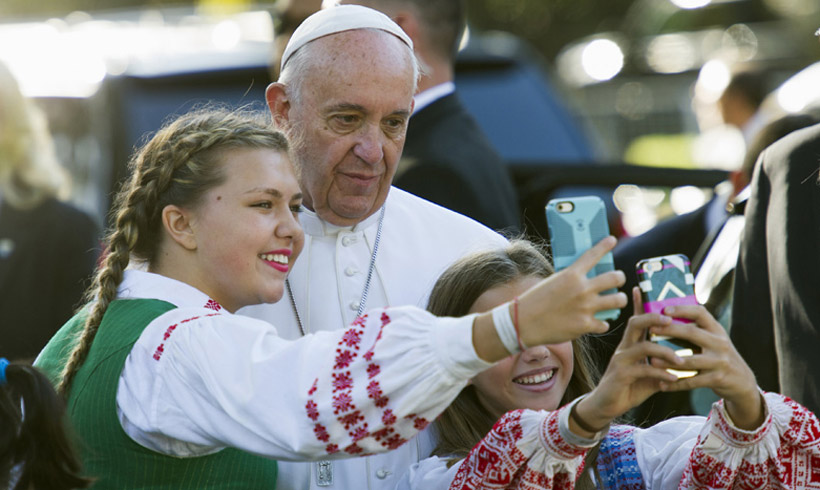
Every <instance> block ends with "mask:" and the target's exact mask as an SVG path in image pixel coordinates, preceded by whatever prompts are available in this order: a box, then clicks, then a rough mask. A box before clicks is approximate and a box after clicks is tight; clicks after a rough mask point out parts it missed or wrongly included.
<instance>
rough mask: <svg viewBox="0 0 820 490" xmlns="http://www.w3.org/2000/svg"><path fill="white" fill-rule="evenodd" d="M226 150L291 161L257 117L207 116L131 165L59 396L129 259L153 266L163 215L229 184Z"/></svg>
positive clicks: (181, 125) (185, 121)
mask: <svg viewBox="0 0 820 490" xmlns="http://www.w3.org/2000/svg"><path fill="white" fill-rule="evenodd" d="M227 148H268V149H272V150H275V151H281V152H285V153H287V151H288V142H287V139H286V138H285V136H284V135H283V134H282V133H281V132H279V131H276V130H274V129H272V127H271V125H270V122H269V121H268V120H266V119H264V118H262V117H261V115H260V114H258V113H252V112H248V111H229V110H225V109H214V108H204V109H201V110H197V111H194V112H191V113H189V114H186V115H183V116H181V117H179V118H178V119H176V120H175V121H173V122H171V123H170V124H168V125H166V126H165V127H163V128H162V129H160V131H158V132H157V134H156V135H154V137H153V138H151V140H150V141H148V142H147V143H146V144H145V145H144V146H143V147H142V148H141V149H140V150H139V151H138V152H137V154H136V156H135V157H134V158H133V159H132V160H131V162H130V164H129V167H130V171H131V175H132V177H131V179H130V180H129V181H128V182H126V183H125V185H124V186H123V188H122V189H121V190H120V192H119V193H118V194H117V197H116V199H115V202H114V206H113V208H112V209H113V210H114V214H115V225H114V228H113V230H112V231H111V232H110V233H109V234H108V236H107V239H106V242H107V243H108V251H109V253H108V255H107V256H106V258H105V260H104V262H103V265H102V267H101V268H100V269H99V271H98V273H97V275H96V276H95V278H94V282H93V284H92V285H91V287H90V288H89V290H88V292H87V293H86V300H87V301H88V302H89V303H90V304H92V305H93V306H92V307H91V308H90V312H89V314H88V317H87V318H86V321H85V325H84V328H83V330H82V332H81V333H80V334H79V335H78V341H77V342H76V344H75V345H74V348H73V350H72V352H71V354H70V356H69V358H68V362H67V363H66V365H65V367H64V368H63V372H62V377H61V380H60V383H59V385H58V391H59V392H60V394H62V395H63V396H65V397H67V396H68V393H69V391H70V388H71V383H72V381H73V379H74V376H75V374H76V372H77V370H78V369H79V368H80V366H82V364H83V362H84V361H85V359H86V357H87V356H88V352H89V350H90V349H91V344H92V343H93V341H94V338H95V336H96V334H97V330H98V329H99V326H100V324H101V323H102V319H103V316H104V315H105V312H106V311H107V310H108V306H109V305H110V304H111V302H112V301H114V300H115V299H116V297H117V289H118V287H119V284H120V283H121V282H122V279H123V274H124V271H125V269H126V267H128V264H129V262H130V259H131V256H134V257H135V258H138V259H140V260H143V261H145V262H147V263H148V264H150V263H152V262H153V261H154V259H155V258H156V254H157V251H158V245H159V243H160V241H161V233H162V224H161V216H160V215H161V213H162V209H163V208H164V207H165V206H167V205H168V204H177V205H193V204H195V203H196V202H197V201H198V199H199V198H200V197H201V196H202V195H203V194H204V193H205V192H206V191H207V190H208V189H210V188H212V187H214V186H216V185H219V184H220V183H222V182H223V181H224V172H223V171H222V169H221V167H222V166H221V165H219V162H218V161H217V160H218V158H217V156H218V153H219V151H220V150H222V149H227Z"/></svg>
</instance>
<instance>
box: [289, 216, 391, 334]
mask: <svg viewBox="0 0 820 490" xmlns="http://www.w3.org/2000/svg"><path fill="white" fill-rule="evenodd" d="M386 207H387V205H383V206H382V209H381V211H380V213H379V225H378V227H377V228H376V240H375V241H374V242H373V252H371V254H370V266H369V267H368V269H367V279H365V281H364V289H362V298H361V300H360V301H359V309H358V310H357V311H356V316H357V317H359V316H362V313H364V309H365V305H366V304H367V294H368V292H370V281H371V279H372V278H373V271H374V270H375V268H376V254H378V253H379V242H380V241H381V238H382V224H383V223H384V210H385V208H386ZM285 288H286V289H287V291H288V297H289V298H290V306H291V307H292V308H293V316H295V317H296V324H297V325H298V326H299V332H301V334H302V336H303V337H304V336H305V334H306V333H307V331H306V330H305V326H304V324H303V323H302V317H301V316H300V315H299V308H297V307H296V299H295V298H294V296H293V289H291V287H290V280H289V279H285Z"/></svg>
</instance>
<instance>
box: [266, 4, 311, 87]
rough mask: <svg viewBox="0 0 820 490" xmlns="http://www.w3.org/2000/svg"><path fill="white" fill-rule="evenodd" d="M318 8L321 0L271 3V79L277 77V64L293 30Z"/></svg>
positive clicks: (269, 66) (280, 60)
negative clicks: (272, 36)
mask: <svg viewBox="0 0 820 490" xmlns="http://www.w3.org/2000/svg"><path fill="white" fill-rule="evenodd" d="M320 8H322V0H279V1H277V2H276V3H275V4H274V5H273V22H274V24H273V34H274V38H273V53H272V56H271V61H270V64H269V65H268V68H269V71H270V79H271V80H276V79H278V78H279V64H280V63H281V62H282V54H283V53H284V52H285V46H287V45H288V41H289V40H290V36H291V35H293V31H295V30H296V28H297V27H299V24H301V23H302V21H303V20H305V19H306V18H307V17H308V16H309V15H310V14H312V13H314V12H316V11H317V10H319V9H320Z"/></svg>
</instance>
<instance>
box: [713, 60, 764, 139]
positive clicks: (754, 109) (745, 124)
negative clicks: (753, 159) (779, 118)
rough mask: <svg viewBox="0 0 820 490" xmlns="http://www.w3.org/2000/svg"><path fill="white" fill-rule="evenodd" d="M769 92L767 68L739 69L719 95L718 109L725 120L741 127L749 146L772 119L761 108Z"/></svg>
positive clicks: (731, 124)
mask: <svg viewBox="0 0 820 490" xmlns="http://www.w3.org/2000/svg"><path fill="white" fill-rule="evenodd" d="M768 93H769V89H768V84H767V82H766V76H765V73H764V72H762V71H758V70H740V71H737V72H735V73H734V74H733V75H732V77H731V78H730V79H729V84H728V85H726V88H725V89H723V93H722V94H721V96H720V99H718V109H719V110H720V115H721V117H722V118H723V122H725V123H726V124H728V125H730V126H734V127H736V128H737V129H739V130H740V132H741V133H742V134H743V140H744V141H745V142H746V148H747V149H748V148H749V147H750V146H751V144H752V140H753V139H754V137H755V135H756V134H757V133H758V132H759V131H760V130H761V129H763V126H765V125H766V123H767V122H768V121H769V118H768V117H767V116H766V114H765V112H764V111H763V110H762V108H761V105H762V104H763V100H764V99H765V98H766V94H768Z"/></svg>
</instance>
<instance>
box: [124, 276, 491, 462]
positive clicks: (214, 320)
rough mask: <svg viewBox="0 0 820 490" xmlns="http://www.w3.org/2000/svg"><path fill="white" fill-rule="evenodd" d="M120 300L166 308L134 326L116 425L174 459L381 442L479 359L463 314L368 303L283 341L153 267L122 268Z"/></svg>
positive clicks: (394, 442)
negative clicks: (347, 319) (360, 311)
mask: <svg viewBox="0 0 820 490" xmlns="http://www.w3.org/2000/svg"><path fill="white" fill-rule="evenodd" d="M119 298H120V299H122V298H154V299H162V300H164V301H167V302H170V303H172V304H174V305H176V306H177V308H174V309H172V310H170V311H168V312H167V313H165V314H163V315H161V316H159V317H157V318H156V319H155V320H154V321H152V322H151V323H150V324H149V325H148V326H147V327H146V328H145V330H144V331H143V333H142V335H141V336H140V338H139V339H138V340H137V342H136V344H134V347H133V349H132V351H131V353H130V355H129V356H128V358H127V360H126V363H125V367H124V369H123V371H122V375H121V378H120V381H119V388H118V392H117V406H118V411H119V416H120V420H121V422H122V426H123V428H124V430H125V432H126V433H128V434H129V435H130V436H131V437H132V438H133V439H134V440H135V441H137V442H138V443H139V444H141V445H143V446H145V447H147V448H149V449H153V450H155V451H158V452H161V453H164V454H168V455H173V456H177V457H191V456H197V455H203V454H208V453H211V452H214V451H219V450H220V449H222V448H225V447H234V448H238V449H241V450H244V451H247V452H250V453H253V454H258V455H263V456H267V457H270V458H275V459H281V460H305V459H308V460H309V459H332V458H339V457H344V456H347V457H350V456H358V455H362V454H369V453H377V452H383V451H387V450H390V449H393V448H395V447H398V446H399V445H401V444H402V443H404V442H406V441H407V439H408V438H410V437H413V436H414V435H416V434H417V433H418V432H419V431H420V430H422V429H424V428H425V427H426V426H427V424H428V422H429V421H430V420H432V419H433V418H434V417H436V416H437V415H438V414H439V413H440V412H441V411H443V410H444V408H446V407H447V405H448V404H449V403H450V401H452V399H453V398H455V396H456V395H457V394H458V392H459V391H460V390H461V388H463V387H464V386H465V385H466V383H467V380H469V379H470V378H471V377H472V376H474V375H475V374H477V373H478V372H480V371H482V370H483V369H486V368H487V367H488V366H489V364H488V363H486V362H484V361H482V360H481V359H479V358H478V356H477V355H476V354H475V350H474V349H473V346H472V341H471V337H472V336H471V334H470V332H471V331H472V322H473V316H469V317H464V318H460V319H449V318H436V317H434V316H433V315H430V314H429V313H427V312H425V311H423V310H420V309H418V308H412V307H404V308H390V309H379V310H371V311H370V312H368V314H367V315H366V316H363V317H362V318H361V319H360V320H357V321H355V322H354V323H353V324H352V325H351V326H349V327H348V328H347V329H340V330H336V331H333V332H319V333H316V334H314V335H309V336H306V337H304V338H302V339H299V340H297V341H287V340H283V339H282V338H280V337H279V336H278V335H277V332H276V329H275V328H274V327H273V326H272V325H270V324H268V323H266V322H263V321H260V320H256V319H253V318H247V317H244V316H241V315H234V314H231V313H229V312H227V311H225V310H223V309H222V308H221V307H220V306H219V305H218V304H217V303H216V302H214V301H213V300H211V299H210V298H208V297H207V296H206V295H205V294H203V293H202V292H200V291H198V290H196V289H194V288H193V287H191V286H188V285H186V284H184V283H181V282H178V281H175V280H172V279H169V278H167V277H164V276H160V275H156V274H151V273H148V272H142V271H133V270H129V271H126V275H125V279H124V281H123V282H122V284H121V286H120V289H119Z"/></svg>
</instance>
